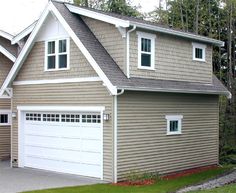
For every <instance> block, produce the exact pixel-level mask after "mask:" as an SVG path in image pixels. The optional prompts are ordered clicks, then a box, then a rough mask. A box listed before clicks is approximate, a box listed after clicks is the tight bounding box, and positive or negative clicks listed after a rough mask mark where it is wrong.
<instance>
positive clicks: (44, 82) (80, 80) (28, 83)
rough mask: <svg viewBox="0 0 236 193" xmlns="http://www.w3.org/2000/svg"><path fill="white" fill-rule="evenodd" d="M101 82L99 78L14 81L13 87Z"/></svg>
mask: <svg viewBox="0 0 236 193" xmlns="http://www.w3.org/2000/svg"><path fill="white" fill-rule="evenodd" d="M97 81H102V80H101V78H100V77H86V78H64V79H63V78H62V79H52V80H23V81H14V82H13V85H15V86H17V85H37V84H59V83H75V82H97Z"/></svg>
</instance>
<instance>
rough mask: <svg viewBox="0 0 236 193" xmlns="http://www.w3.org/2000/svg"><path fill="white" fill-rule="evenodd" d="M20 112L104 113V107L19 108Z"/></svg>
mask: <svg viewBox="0 0 236 193" xmlns="http://www.w3.org/2000/svg"><path fill="white" fill-rule="evenodd" d="M17 110H20V111H41V112H48V111H56V112H102V111H105V107H104V106H42V105H41V106H17Z"/></svg>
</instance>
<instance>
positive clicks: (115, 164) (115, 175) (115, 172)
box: [113, 89, 125, 183]
mask: <svg viewBox="0 0 236 193" xmlns="http://www.w3.org/2000/svg"><path fill="white" fill-rule="evenodd" d="M124 92H125V90H124V89H122V90H121V91H120V92H119V93H117V95H114V177H113V181H114V183H117V131H118V130H117V96H120V95H122V94H124Z"/></svg>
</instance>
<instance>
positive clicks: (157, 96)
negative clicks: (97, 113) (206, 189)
mask: <svg viewBox="0 0 236 193" xmlns="http://www.w3.org/2000/svg"><path fill="white" fill-rule="evenodd" d="M218 114H219V110H218V97H217V96H211V95H197V94H196V95H190V94H168V93H152V92H145V93H144V92H128V91H125V93H124V94H123V95H121V96H119V97H118V179H119V180H121V179H122V178H124V177H125V174H126V173H127V172H129V171H133V170H140V171H157V172H160V173H170V172H175V171H181V170H185V169H189V168H194V167H199V166H205V165H211V164H217V163H218V139H219V136H218V123H219V119H218ZM165 115H183V120H182V134H181V135H172V136H167V135H166V133H167V123H166V119H165Z"/></svg>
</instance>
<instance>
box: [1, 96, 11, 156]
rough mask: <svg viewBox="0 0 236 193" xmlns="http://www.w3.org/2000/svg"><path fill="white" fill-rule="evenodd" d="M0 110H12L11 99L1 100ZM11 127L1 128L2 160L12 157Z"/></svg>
mask: <svg viewBox="0 0 236 193" xmlns="http://www.w3.org/2000/svg"><path fill="white" fill-rule="evenodd" d="M0 109H6V110H10V109H11V101H10V99H0ZM10 143H11V126H0V160H3V159H6V158H9V157H10V152H11V144H10Z"/></svg>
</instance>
